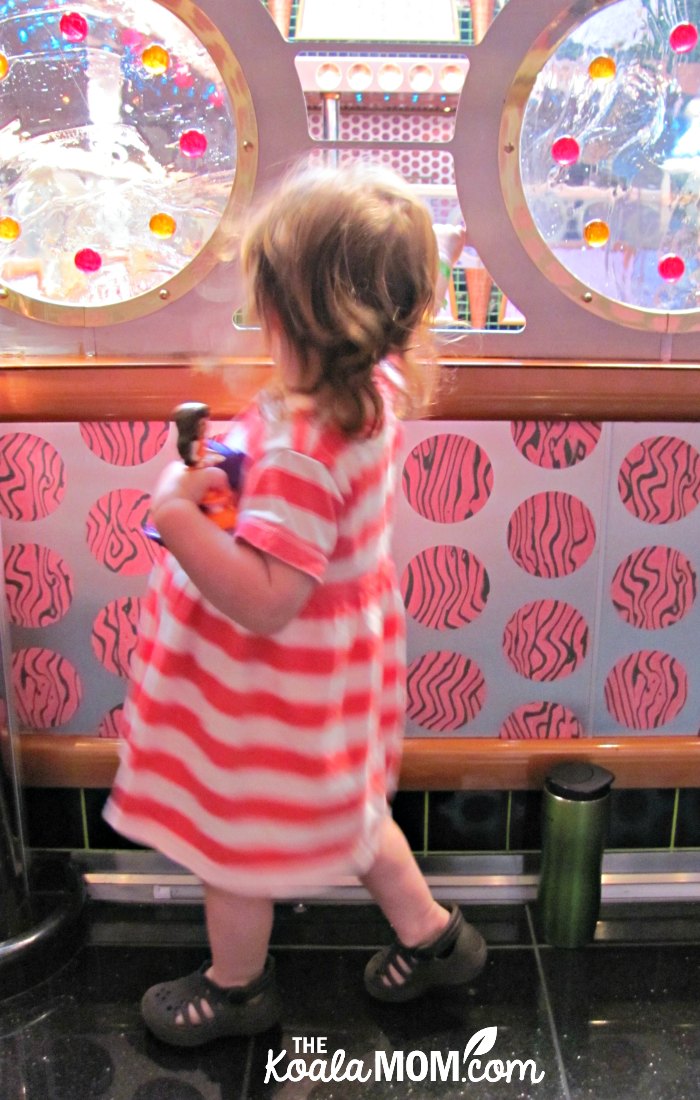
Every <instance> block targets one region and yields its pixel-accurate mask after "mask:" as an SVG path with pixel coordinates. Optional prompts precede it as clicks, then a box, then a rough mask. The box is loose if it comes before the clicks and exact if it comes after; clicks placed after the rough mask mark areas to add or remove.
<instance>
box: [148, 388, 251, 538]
mask: <svg viewBox="0 0 700 1100" xmlns="http://www.w3.org/2000/svg"><path fill="white" fill-rule="evenodd" d="M210 412H211V410H210V409H209V406H208V405H204V404H202V403H201V402H199V401H186V402H185V403H184V404H182V405H178V406H177V408H176V409H175V410H174V412H173V420H174V421H175V426H176V428H177V451H178V454H179V455H180V458H181V459H182V461H183V462H184V464H185V466H188V467H190V469H199V468H201V467H202V466H219V467H220V468H221V469H222V470H223V471H224V473H225V474H226V476H227V478H228V482H229V487H228V488H227V489H223V490H218V489H212V490H210V491H209V492H208V493H207V495H206V496H205V497H204V499H203V500H202V502H201V503H200V506H199V507H200V509H201V510H202V512H204V513H205V515H206V516H207V518H209V519H211V520H212V521H213V522H214V523H215V524H216V525H217V527H221V528H222V530H224V531H230V530H232V529H233V528H234V527H235V526H236V519H237V518H238V507H237V505H238V498H239V496H240V488H241V475H242V470H243V461H244V459H245V455H244V454H243V452H242V451H233V450H231V448H230V447H227V446H226V445H225V444H224V443H219V442H218V441H217V440H215V439H208V438H207V434H206V433H207V428H208V424H209V416H210ZM144 534H146V535H147V536H148V538H150V539H154V540H155V541H156V542H159V543H161V545H162V542H163V540H162V539H161V537H160V535H159V533H158V531H157V530H156V528H155V527H153V526H152V525H149V526H145V527H144Z"/></svg>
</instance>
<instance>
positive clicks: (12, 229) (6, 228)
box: [0, 218, 22, 241]
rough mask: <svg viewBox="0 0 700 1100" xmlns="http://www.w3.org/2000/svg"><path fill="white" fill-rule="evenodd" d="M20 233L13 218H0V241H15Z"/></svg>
mask: <svg viewBox="0 0 700 1100" xmlns="http://www.w3.org/2000/svg"><path fill="white" fill-rule="evenodd" d="M21 232H22V230H21V229H20V225H19V222H16V221H15V219H14V218H0V241H16V240H17V238H18V237H19V235H20V233H21Z"/></svg>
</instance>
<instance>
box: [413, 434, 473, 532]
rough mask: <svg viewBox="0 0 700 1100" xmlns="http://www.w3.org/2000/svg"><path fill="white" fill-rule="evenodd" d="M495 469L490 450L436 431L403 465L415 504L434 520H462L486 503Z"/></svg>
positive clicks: (425, 517)
mask: <svg viewBox="0 0 700 1100" xmlns="http://www.w3.org/2000/svg"><path fill="white" fill-rule="evenodd" d="M492 488H493V469H492V467H491V461H490V459H489V456H488V455H487V454H486V452H485V451H484V450H483V449H482V448H481V447H479V446H478V444H476V443H474V442H473V440H471V439H465V438H464V436H461V435H449V434H445V435H433V436H430V438H429V439H424V440H423V442H422V443H419V444H418V445H417V446H416V447H414V448H413V450H412V451H411V453H410V455H409V456H408V458H407V459H406V462H405V464H404V468H403V491H404V494H405V496H406V500H407V501H408V503H409V504H410V505H411V507H412V508H413V509H414V510H415V511H416V512H418V515H420V516H423V517H424V519H429V520H432V521H433V522H434V523H460V522H461V521H462V520H465V519H470V518H471V516H474V515H476V513H477V512H479V511H481V509H482V508H483V507H484V505H485V504H486V502H487V500H488V499H489V497H490V495H491V490H492Z"/></svg>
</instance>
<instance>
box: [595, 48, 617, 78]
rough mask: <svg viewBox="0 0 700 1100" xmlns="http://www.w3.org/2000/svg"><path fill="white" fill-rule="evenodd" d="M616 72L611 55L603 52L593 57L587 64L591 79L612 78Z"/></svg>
mask: <svg viewBox="0 0 700 1100" xmlns="http://www.w3.org/2000/svg"><path fill="white" fill-rule="evenodd" d="M616 72H617V65H616V64H615V62H614V61H613V59H612V57H607V56H605V55H604V54H603V55H602V56H601V57H594V58H593V60H592V61H591V63H590V65H589V66H588V75H589V76H590V78H591V80H612V78H613V77H614V75H615V73H616Z"/></svg>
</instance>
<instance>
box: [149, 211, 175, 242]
mask: <svg viewBox="0 0 700 1100" xmlns="http://www.w3.org/2000/svg"><path fill="white" fill-rule="evenodd" d="M148 227H149V229H150V230H151V233H152V234H153V236H154V237H164V238H165V237H172V235H173V233H174V232H175V229H176V224H175V219H174V218H171V217H170V214H162V213H160V214H154V215H153V217H152V218H151V220H150V221H149V223H148Z"/></svg>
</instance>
